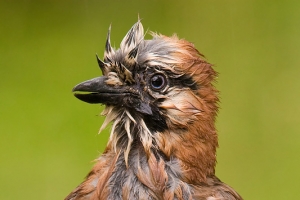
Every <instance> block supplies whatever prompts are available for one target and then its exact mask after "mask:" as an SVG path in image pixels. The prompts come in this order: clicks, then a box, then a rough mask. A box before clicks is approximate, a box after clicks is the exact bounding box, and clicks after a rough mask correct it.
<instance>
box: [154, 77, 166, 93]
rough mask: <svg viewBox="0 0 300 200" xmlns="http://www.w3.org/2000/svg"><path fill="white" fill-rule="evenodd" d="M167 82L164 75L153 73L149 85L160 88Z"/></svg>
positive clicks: (155, 88)
mask: <svg viewBox="0 0 300 200" xmlns="http://www.w3.org/2000/svg"><path fill="white" fill-rule="evenodd" d="M166 84H167V80H166V77H165V76H164V75H162V74H155V75H154V76H152V77H151V79H150V85H151V87H152V89H153V90H161V89H163V88H164V87H165V86H166Z"/></svg>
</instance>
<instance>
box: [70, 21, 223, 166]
mask: <svg viewBox="0 0 300 200" xmlns="http://www.w3.org/2000/svg"><path fill="white" fill-rule="evenodd" d="M110 30H111V28H109V31H108V36H107V40H106V46H105V53H104V60H103V61H102V60H101V59H99V58H98V56H97V61H98V64H99V67H100V69H101V71H102V76H100V77H97V78H93V79H91V80H88V81H85V82H82V83H80V84H78V85H76V86H75V87H74V89H73V92H74V95H75V96H76V97H77V98H78V99H80V100H82V101H85V102H87V103H100V104H104V105H106V108H105V110H104V111H103V115H106V119H105V121H104V123H103V125H102V127H101V129H100V130H102V129H103V128H105V127H106V126H107V125H108V124H109V123H110V122H113V125H112V130H111V135H110V140H109V144H108V147H107V148H109V149H114V150H115V151H124V154H125V160H127V159H128V155H129V152H130V149H131V148H132V146H133V145H132V144H133V143H141V144H142V146H143V147H144V149H145V151H146V152H150V151H151V150H153V149H154V150H157V151H160V152H162V153H163V154H164V155H165V156H166V157H167V158H171V157H176V158H178V159H180V160H185V161H184V165H197V162H199V163H198V164H199V165H202V166H203V165H205V167H208V168H214V166H215V150H216V147H217V135H216V132H215V127H214V121H215V116H216V113H217V110H218V106H217V103H218V91H217V90H216V89H215V87H214V86H213V81H214V80H215V77H216V75H217V74H216V72H215V71H214V70H213V68H212V65H211V64H209V63H208V62H206V61H205V59H204V57H203V56H202V55H201V54H200V53H199V52H198V51H197V50H196V48H195V47H194V45H193V44H192V43H190V42H188V41H186V40H182V39H178V37H177V36H175V35H174V36H172V37H167V36H164V35H160V34H156V33H151V35H152V39H150V40H146V39H144V30H143V26H142V24H141V22H140V20H139V21H138V22H137V23H135V24H134V25H133V26H132V28H131V29H130V30H129V31H128V33H127V34H126V35H125V37H124V39H123V40H122V42H121V44H120V48H119V49H114V48H113V47H112V46H111V43H110ZM180 148H182V149H181V150H180ZM199 155H203V159H198V158H199ZM212 157H213V159H212ZM195 159H196V160H195ZM211 159H212V161H209V160H211ZM197 160H199V161H197ZM126 162H127V161H126ZM189 169H191V167H189ZM210 170H211V171H213V170H214V169H210Z"/></svg>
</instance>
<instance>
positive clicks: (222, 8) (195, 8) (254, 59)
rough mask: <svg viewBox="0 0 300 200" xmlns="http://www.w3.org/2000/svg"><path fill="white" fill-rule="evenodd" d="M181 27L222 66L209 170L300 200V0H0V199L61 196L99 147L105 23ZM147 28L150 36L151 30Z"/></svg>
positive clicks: (242, 189)
mask: <svg viewBox="0 0 300 200" xmlns="http://www.w3.org/2000/svg"><path fill="white" fill-rule="evenodd" d="M138 14H139V15H140V17H141V18H142V19H143V20H142V22H143V24H144V27H145V29H146V30H147V29H148V30H152V31H155V32H160V33H163V34H165V35H172V34H173V33H177V34H178V35H179V37H181V38H185V39H187V40H189V41H191V42H193V43H194V44H195V45H196V47H197V48H198V49H199V50H200V52H202V53H203V54H204V55H205V56H206V58H207V59H208V60H209V61H210V62H211V63H213V64H214V65H215V68H216V70H217V71H218V72H219V73H220V74H219V78H218V83H217V87H218V89H219V90H220V91H221V103H220V107H221V109H220V112H219V117H218V120H217V127H218V131H219V138H220V148H219V149H218V165H217V175H218V176H219V177H220V178H221V179H222V180H223V181H224V182H226V183H228V184H229V185H231V186H232V187H234V188H235V189H236V190H237V191H239V193H240V194H241V195H242V196H243V197H244V198H245V199H254V200H257V199H270V200H274V199H300V195H299V188H300V170H299V169H300V167H299V164H300V158H299V153H300V126H299V125H300V117H299V114H300V103H299V102H300V93H299V91H300V55H299V52H300V1H284V0H281V1H278V0H273V1H271V0H269V1H268V0H266V1H261V0H256V1H254V0H252V1H251V0H249V1H238V0H229V1H224V0H214V1H212V0H194V1H181V0H177V1H175V0H172V1H171V0H169V1H159V0H153V1H146V0H141V1H137V0H136V1H132V0H127V1H117V0H115V1H113V0H110V1H101V0H72V1H71V0H64V1H59V0H44V1H42V0H40V1H37V0H31V1H30V0H20V1H13V0H1V2H0V91H1V92H0V162H1V163H0V191H1V192H0V199H3V200H4V199H5V200H15V199H24V200H25V199H29V200H32V199H39V200H40V199H43V200H44V199H45V200H53V199H63V198H64V197H65V196H66V195H67V194H68V193H69V192H70V191H71V190H73V189H74V188H75V187H76V186H77V185H78V184H79V183H80V182H81V181H82V180H83V178H84V176H85V175H86V174H87V173H88V171H89V170H90V169H91V167H92V165H93V162H92V161H93V159H95V158H97V156H99V155H100V153H101V152H102V151H103V149H104V147H105V144H106V141H107V138H108V132H109V128H107V129H106V130H105V131H104V132H102V134H100V135H98V134H97V133H98V129H99V128H100V125H101V123H102V121H103V117H100V116H99V113H100V112H101V110H102V109H103V108H102V107H101V106H100V105H88V104H85V103H83V102H80V101H79V100H77V99H75V98H74V97H73V95H72V93H71V89H72V88H73V86H74V85H75V84H77V83H79V82H81V81H84V80H87V79H89V78H93V77H96V76H99V75H100V70H99V69H98V66H97V62H96V59H95V53H98V54H99V55H103V51H104V44H105V38H106V33H107V29H108V27H109V24H112V39H111V40H112V44H114V46H116V47H118V46H119V43H120V41H121V39H122V38H123V36H124V35H125V33H126V32H127V31H128V30H129V28H130V27H131V26H132V25H133V24H134V23H135V22H136V21H137V16H138ZM147 37H148V38H150V36H149V35H148V36H147Z"/></svg>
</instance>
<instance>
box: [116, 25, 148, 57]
mask: <svg viewBox="0 0 300 200" xmlns="http://www.w3.org/2000/svg"><path fill="white" fill-rule="evenodd" d="M143 39H144V28H143V25H142V23H141V21H140V20H138V22H137V23H135V24H134V25H133V26H132V27H131V29H130V30H129V31H128V32H127V34H126V35H125V37H124V38H123V40H122V42H121V45H120V47H121V50H122V51H123V52H124V53H129V51H131V50H132V49H134V48H135V47H136V46H137V45H138V44H139V43H140V42H141V41H142V40H143Z"/></svg>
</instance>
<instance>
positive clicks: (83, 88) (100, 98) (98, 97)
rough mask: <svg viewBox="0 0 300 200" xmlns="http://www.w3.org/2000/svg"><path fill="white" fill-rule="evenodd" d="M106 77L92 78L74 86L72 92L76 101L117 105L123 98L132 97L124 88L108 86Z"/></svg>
mask: <svg viewBox="0 0 300 200" xmlns="http://www.w3.org/2000/svg"><path fill="white" fill-rule="evenodd" d="M106 80H107V77H106V76H101V77H98V78H93V79H91V80H88V81H84V82H82V83H79V84H78V85H76V86H75V87H74V88H73V90H72V92H73V93H74V95H75V97H77V98H78V99H80V100H82V101H84V102H87V103H103V104H118V103H119V102H120V101H121V100H122V98H123V97H125V96H128V95H133V93H132V90H131V92H129V90H128V88H126V87H124V86H109V85H107V84H106V83H105V81H106Z"/></svg>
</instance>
